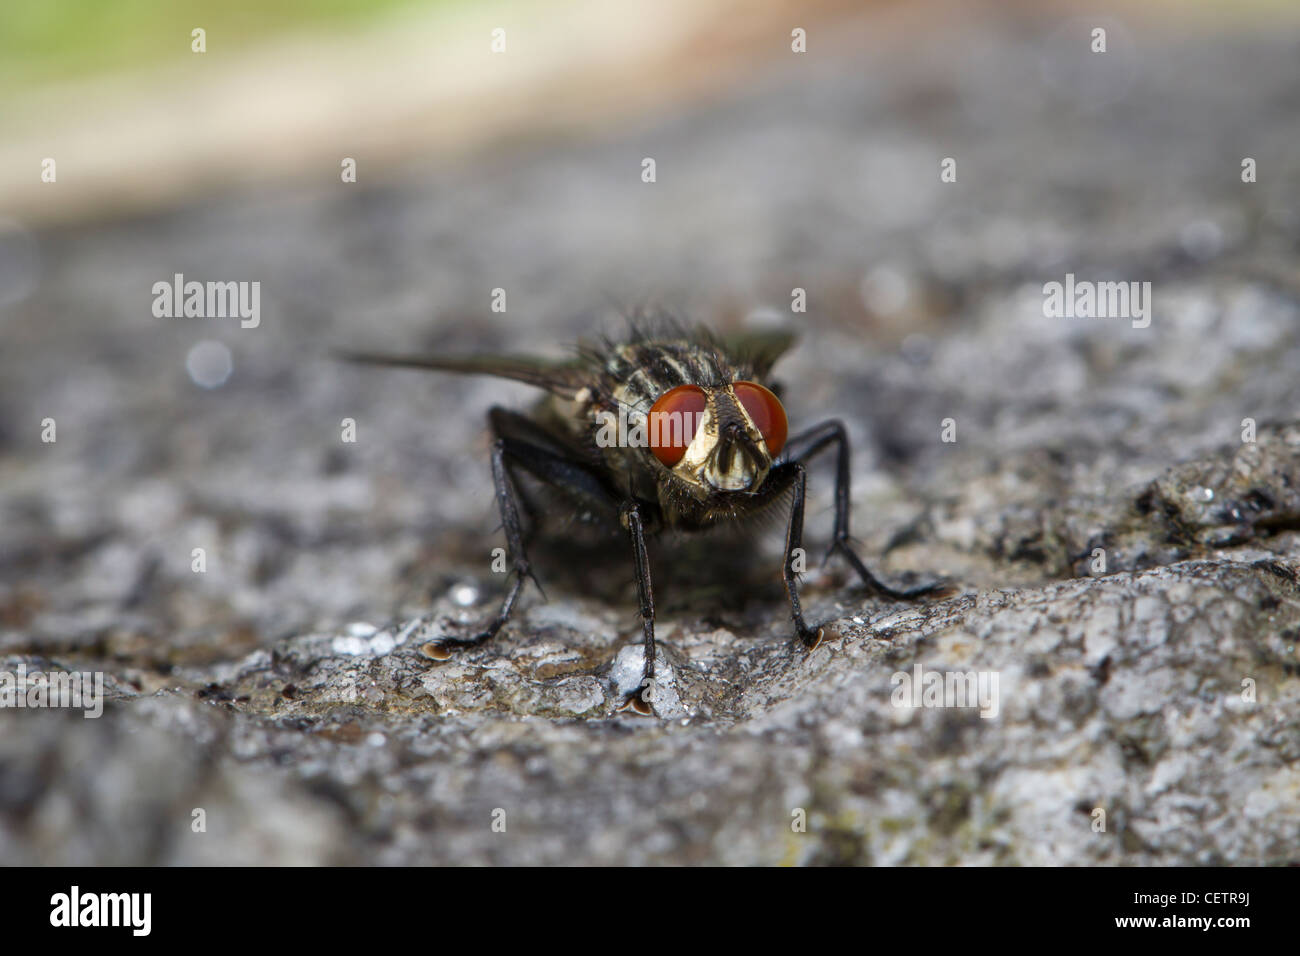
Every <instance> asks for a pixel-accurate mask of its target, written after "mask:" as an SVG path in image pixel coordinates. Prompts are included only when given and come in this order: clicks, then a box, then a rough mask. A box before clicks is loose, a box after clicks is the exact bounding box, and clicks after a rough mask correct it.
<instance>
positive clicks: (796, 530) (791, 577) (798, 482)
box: [778, 462, 822, 651]
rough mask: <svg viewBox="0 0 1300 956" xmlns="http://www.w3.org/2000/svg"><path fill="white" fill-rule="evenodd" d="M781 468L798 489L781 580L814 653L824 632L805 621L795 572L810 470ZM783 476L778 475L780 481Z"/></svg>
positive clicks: (797, 629) (797, 628)
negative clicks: (787, 470)
mask: <svg viewBox="0 0 1300 956" xmlns="http://www.w3.org/2000/svg"><path fill="white" fill-rule="evenodd" d="M781 467H783V468H786V469H789V474H790V478H789V479H785V481H786V482H788V483H789V484H790V485H792V486H793V488H794V494H793V495H792V496H791V498H790V523H789V524H788V525H787V526H786V529H785V563H784V564H783V565H782V566H781V579H782V580H783V581H785V593H786V596H787V597H788V598H789V599H790V616H791V617H792V618H793V619H794V633H795V637H797V638H799V641H800V643H802V644H803V646H804V647H806V648H807V649H808V650H810V651H811V650H812V649H813V648H815V647H816V646H817V645H818V644H820V643H821V642H822V629H821V628H820V627H816V628H813V627H809V626H808V622H807V621H805V620H804V618H803V605H802V604H801V603H800V601H799V578H798V575H797V574H796V572H795V569H794V564H795V553H796V552H797V551H798V550H799V549H800V548H802V547H803V512H804V500H805V494H806V492H807V487H808V470H807V469H806V468H804V466H803V463H802V462H790V463H789V464H787V465H784V466H781ZM783 477H784V476H778V478H779V479H780V478H783Z"/></svg>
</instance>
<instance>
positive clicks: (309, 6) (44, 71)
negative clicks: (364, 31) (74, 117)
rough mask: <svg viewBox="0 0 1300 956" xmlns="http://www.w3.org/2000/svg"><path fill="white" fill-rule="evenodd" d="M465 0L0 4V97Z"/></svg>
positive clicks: (22, 0)
mask: <svg viewBox="0 0 1300 956" xmlns="http://www.w3.org/2000/svg"><path fill="white" fill-rule="evenodd" d="M466 2H469V0H0V93H4V94H13V93H16V92H21V91H22V90H24V89H30V88H34V87H39V86H41V85H44V84H47V83H51V82H57V81H61V80H79V79H87V78H91V77H94V76H96V75H100V74H105V73H112V72H117V71H121V70H130V69H136V68H142V67H149V66H156V65H159V64H162V63H165V62H167V61H169V60H177V59H180V58H183V57H186V56H190V55H191V52H190V42H191V38H190V32H191V31H192V30H193V29H194V28H195V27H202V28H204V29H205V30H206V31H207V48H208V54H209V55H212V54H213V53H217V52H219V51H222V50H229V49H231V48H236V47H237V48H241V49H243V48H248V47H250V46H253V45H255V44H261V43H263V42H265V41H268V40H273V39H275V38H276V37H277V36H282V35H285V34H292V33H293V32H296V31H299V30H310V29H347V28H349V27H353V26H359V25H364V24H365V23H367V22H370V21H374V20H376V19H379V18H381V17H383V16H386V15H389V14H392V13H394V12H398V11H402V10H411V9H416V8H425V9H427V8H430V7H446V6H450V5H453V4H456V3H466Z"/></svg>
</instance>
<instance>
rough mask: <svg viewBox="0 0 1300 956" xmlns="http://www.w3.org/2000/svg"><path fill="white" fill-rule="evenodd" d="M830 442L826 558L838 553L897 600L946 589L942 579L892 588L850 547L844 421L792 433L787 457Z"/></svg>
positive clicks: (802, 458)
mask: <svg viewBox="0 0 1300 956" xmlns="http://www.w3.org/2000/svg"><path fill="white" fill-rule="evenodd" d="M831 445H834V446H836V452H835V530H834V533H833V535H832V538H831V545H830V548H829V549H828V550H827V552H826V557H827V558H830V556H831V555H832V554H835V553H837V552H838V553H839V554H841V555H843V557H844V559H845V560H846V561H848V563H849V564H850V565H851V566H852V567H853V570H854V571H855V572H857V575H858V577H859V578H861V579H862V583H863V584H865V585H866V586H867V588H869V589H870V590H871V591H873V592H875V593H876V594H879V595H881V596H882V597H887V598H892V599H893V600H896V601H911V600H914V599H916V598H920V597H926V596H928V595H935V594H939V593H942V592H944V591H947V590H949V585H948V584H947V583H945V582H942V581H938V582H935V583H933V584H924V585H921V586H919V587H914V588H905V589H903V590H899V589H897V588H891V587H890V586H889V585H887V584H885V583H884V582H883V581H881V580H880V579H879V578H877V577H876V576H875V575H874V574H872V573H871V571H870V570H869V569H868V568H867V566H866V565H865V564H863V563H862V559H861V558H859V557H858V555H857V552H855V551H854V550H853V546H852V544H850V541H849V511H850V502H849V497H850V496H849V484H850V474H849V436H848V433H847V432H846V431H845V430H844V423H843V422H840V421H838V420H833V421H829V422H823V423H822V424H820V425H817V426H815V427H813V428H811V429H809V430H808V431H806V432H803V433H801V434H799V435H795V436H794V437H793V438H791V439H790V440H789V442H788V443H787V449H788V454H789V456H790V459H791V460H792V461H795V462H806V461H808V460H809V459H811V458H812V457H813V456H814V455H816V454H818V453H819V452H821V451H822V450H824V449H826V448H829V447H830V446H831ZM802 520H803V519H802V515H801V516H800V526H801V527H802Z"/></svg>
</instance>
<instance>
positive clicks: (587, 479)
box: [434, 438, 612, 660]
mask: <svg viewBox="0 0 1300 956" xmlns="http://www.w3.org/2000/svg"><path fill="white" fill-rule="evenodd" d="M515 467H519V468H522V469H524V470H525V471H527V472H528V473H529V474H531V475H533V476H534V477H535V478H537V479H538V480H539V481H541V482H543V483H545V484H547V485H551V486H553V487H555V488H558V489H561V490H563V491H565V492H568V493H569V494H571V495H573V496H574V497H575V498H577V499H579V500H583V501H588V502H591V503H592V504H593V505H604V506H606V507H609V506H610V502H611V497H612V496H611V493H610V492H609V490H608V489H607V488H606V487H605V485H604V483H603V482H602V481H601V479H600V478H599V477H598V476H597V475H596V474H594V473H593V472H592V471H591V470H590V469H588V468H587V467H586V466H585V465H583V464H582V463H581V462H578V461H574V460H573V459H571V458H566V457H564V456H563V455H560V454H558V453H556V452H554V451H551V450H550V449H549V448H543V447H540V446H538V445H534V444H530V443H529V442H526V441H522V440H520V439H517V438H498V439H497V441H496V443H495V444H494V445H493V446H492V484H493V488H494V489H495V492H496V499H497V509H498V511H499V512H500V514H501V527H502V529H503V530H504V531H505V536H506V546H507V547H506V549H507V552H508V553H509V556H510V561H511V569H510V576H511V580H510V586H509V589H508V590H507V591H506V596H505V598H504V599H503V600H502V602H501V609H500V610H499V611H498V612H497V615H496V617H494V618H493V619H492V620H491V621H490V622H489V623H488V625H487V627H485V628H484V629H483V630H482V631H480V632H479V633H478V634H476V635H474V636H473V637H469V638H452V637H447V638H442V639H441V640H439V641H436V642H434V644H435V648H438V649H441V650H442V651H443V656H441V657H440V658H439V659H444V660H445V659H446V657H450V656H451V655H450V648H455V647H473V646H476V645H478V644H482V643H483V642H484V641H488V640H491V639H492V638H493V637H495V636H496V634H497V632H498V631H500V630H501V628H502V627H504V626H505V624H506V622H508V621H509V620H510V616H511V614H512V613H513V612H514V609H515V604H516V602H517V601H518V599H519V594H520V592H521V591H522V590H523V587H524V581H525V579H528V578H531V579H532V581H533V583H534V584H537V587H538V590H541V584H540V583H539V582H538V581H537V577H536V575H534V574H533V569H532V564H531V563H530V562H529V560H528V554H527V551H526V550H525V548H524V533H523V524H522V522H521V521H520V518H519V506H518V495H517V492H516V490H515V487H514V484H513V482H512V481H511V473H512V470H513V469H514V468H515Z"/></svg>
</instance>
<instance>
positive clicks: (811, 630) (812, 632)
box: [795, 626, 826, 652]
mask: <svg viewBox="0 0 1300 956" xmlns="http://www.w3.org/2000/svg"><path fill="white" fill-rule="evenodd" d="M795 633H796V634H797V635H798V637H799V643H800V644H802V645H803V648H804V650H806V651H809V652H812V651H815V650H817V648H819V647H820V646H821V643H822V640H823V639H825V637H826V628H824V627H806V626H805V627H800V628H798V629H797V630H796V632H795Z"/></svg>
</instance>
